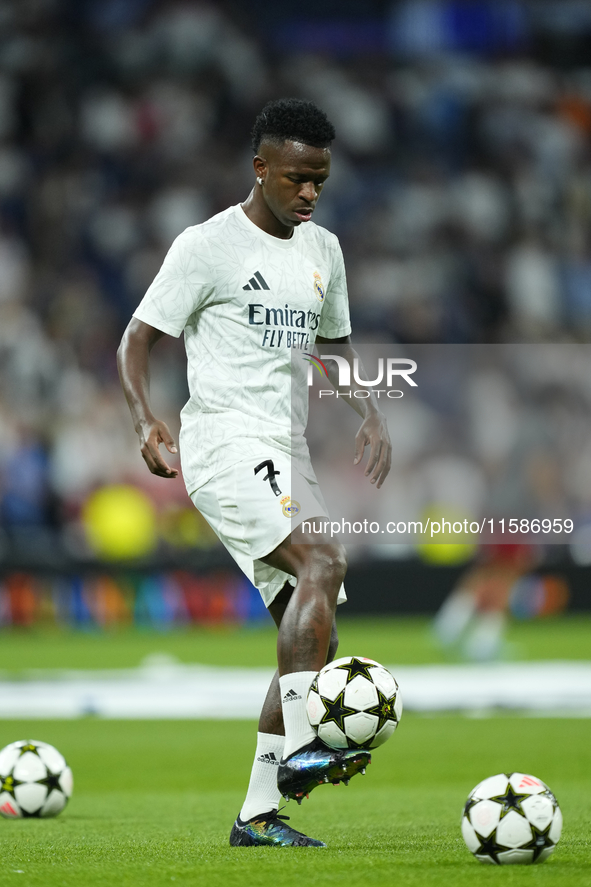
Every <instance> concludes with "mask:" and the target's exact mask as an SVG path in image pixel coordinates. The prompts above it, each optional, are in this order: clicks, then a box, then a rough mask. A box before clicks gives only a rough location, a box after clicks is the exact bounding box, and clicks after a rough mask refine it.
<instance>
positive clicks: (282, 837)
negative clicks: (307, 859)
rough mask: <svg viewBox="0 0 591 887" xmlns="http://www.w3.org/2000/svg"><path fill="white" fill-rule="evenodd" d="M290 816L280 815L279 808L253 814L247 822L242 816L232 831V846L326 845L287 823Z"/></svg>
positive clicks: (238, 818)
mask: <svg viewBox="0 0 591 887" xmlns="http://www.w3.org/2000/svg"><path fill="white" fill-rule="evenodd" d="M286 819H289V816H280V815H279V813H278V812H277V810H271V812H270V813H262V814H261V815H260V816H253V818H252V819H249V820H248V821H247V822H242V820H241V819H240V817H239V816H238V817H237V818H236V822H235V823H234V825H233V826H232V831H231V832H230V846H231V847H326V844H323V843H322V841H317V840H316V839H315V838H309V837H308V836H307V835H303V834H302V833H301V832H296V830H295V829H294V828H291V826H289V825H286V824H285V820H286Z"/></svg>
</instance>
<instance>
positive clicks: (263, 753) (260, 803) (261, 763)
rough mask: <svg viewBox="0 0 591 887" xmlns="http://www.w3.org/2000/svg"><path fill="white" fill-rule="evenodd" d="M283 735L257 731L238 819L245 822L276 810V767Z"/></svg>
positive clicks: (277, 801) (278, 798)
mask: <svg viewBox="0 0 591 887" xmlns="http://www.w3.org/2000/svg"><path fill="white" fill-rule="evenodd" d="M284 742H285V737H284V736H277V735H276V734H274V733H257V748H256V752H255V755H254V763H253V765H252V771H251V774H250V782H249V784H248V791H247V793H246V798H245V800H244V804H243V805H242V810H241V811H240V819H241V820H242V821H243V822H245V821H246V820H247V819H252V817H253V816H258V815H259V814H260V813H268V812H269V811H270V810H277V808H278V807H279V800H280V797H281V795H280V794H279V789H278V788H277V767H278V766H279V762H280V760H281V757H282V755H283V745H284Z"/></svg>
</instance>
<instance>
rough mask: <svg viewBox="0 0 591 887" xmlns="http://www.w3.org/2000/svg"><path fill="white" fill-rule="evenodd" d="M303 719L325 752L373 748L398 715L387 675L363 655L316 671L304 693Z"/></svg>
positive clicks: (391, 681) (397, 702)
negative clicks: (314, 733) (329, 748)
mask: <svg viewBox="0 0 591 887" xmlns="http://www.w3.org/2000/svg"><path fill="white" fill-rule="evenodd" d="M307 711H308V720H309V721H310V724H311V725H312V727H313V728H314V730H315V731H316V732H317V734H318V736H319V737H320V739H322V741H323V742H325V743H326V745H329V746H330V747H331V748H377V746H378V745H383V743H384V742H385V741H386V740H387V739H389V737H390V736H391V735H392V733H393V732H394V730H395V729H396V727H397V726H398V721H399V720H400V717H401V715H402V698H401V696H400V691H399V689H398V684H397V683H396V681H395V680H394V678H393V677H392V675H391V674H390V672H389V671H388V670H387V669H386V668H384V666H383V665H380V664H379V662H375V661H374V660H373V659H366V658H365V657H364V656H346V657H344V658H343V659H337V660H335V661H334V662H329V663H328V665H325V666H324V668H323V669H321V671H319V672H318V674H317V675H316V677H315V678H314V681H313V682H312V686H311V687H310V690H309V692H308V701H307Z"/></svg>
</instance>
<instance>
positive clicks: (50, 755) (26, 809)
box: [0, 739, 74, 819]
mask: <svg viewBox="0 0 591 887" xmlns="http://www.w3.org/2000/svg"><path fill="white" fill-rule="evenodd" d="M73 785H74V783H73V778H72V771H71V770H70V768H69V767H68V765H67V764H66V762H65V760H64V758H63V757H62V755H61V754H60V753H59V751H58V750H57V749H56V748H54V747H53V745H48V744H47V742H37V741H36V740H35V739H23V740H21V741H19V742H12V743H11V744H10V745H7V746H6V747H5V748H3V749H2V751H0V813H1V814H2V816H4V817H6V818H7V819H23V818H26V817H31V816H34V817H44V818H46V817H48V816H57V815H58V813H61V812H62V810H63V809H64V807H65V806H66V804H67V803H68V799H69V797H70V795H71V794H72V788H73Z"/></svg>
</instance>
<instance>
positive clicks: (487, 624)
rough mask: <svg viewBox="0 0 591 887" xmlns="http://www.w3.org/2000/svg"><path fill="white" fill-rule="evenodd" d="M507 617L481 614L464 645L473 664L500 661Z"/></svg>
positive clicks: (465, 651)
mask: <svg viewBox="0 0 591 887" xmlns="http://www.w3.org/2000/svg"><path fill="white" fill-rule="evenodd" d="M506 621H507V620H506V616H505V614H504V613H500V612H496V613H481V614H480V615H479V616H478V618H477V619H476V620H475V621H474V628H473V629H472V630H471V631H470V632H469V634H468V637H467V638H466V641H465V643H464V653H465V655H466V656H467V657H468V659H471V660H472V661H473V662H491V661H492V660H494V659H498V658H499V656H500V654H501V649H502V645H503V632H504V630H505V623H506Z"/></svg>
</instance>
